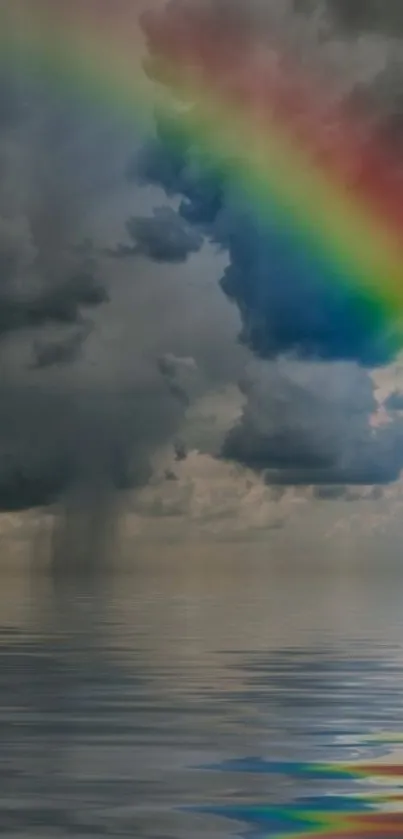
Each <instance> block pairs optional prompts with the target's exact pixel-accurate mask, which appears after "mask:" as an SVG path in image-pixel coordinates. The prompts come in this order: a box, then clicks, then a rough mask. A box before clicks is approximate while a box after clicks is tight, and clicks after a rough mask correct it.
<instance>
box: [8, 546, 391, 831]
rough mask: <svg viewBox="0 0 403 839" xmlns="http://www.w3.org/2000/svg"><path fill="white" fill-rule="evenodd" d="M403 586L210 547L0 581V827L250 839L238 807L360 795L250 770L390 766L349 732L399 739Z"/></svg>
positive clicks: (346, 786)
mask: <svg viewBox="0 0 403 839" xmlns="http://www.w3.org/2000/svg"><path fill="white" fill-rule="evenodd" d="M402 590H403V575H401V574H396V573H393V572H390V573H385V574H370V573H368V574H365V573H364V572H363V571H360V572H358V573H355V574H354V573H351V574H348V573H346V572H343V573H334V574H329V575H326V576H325V575H318V574H301V573H300V574H298V573H293V574H290V573H282V574H280V573H279V572H272V571H270V570H269V568H268V566H267V564H265V563H250V564H249V565H248V564H247V562H245V564H244V565H243V567H242V565H240V564H234V565H233V567H232V568H230V567H229V565H228V562H226V563H225V564H222V563H221V562H220V557H219V554H217V556H216V558H215V562H214V564H212V563H209V564H208V565H203V563H199V564H193V567H191V564H188V565H186V564H184V563H183V562H178V563H176V564H175V563H174V562H171V563H170V565H169V567H167V568H166V570H165V571H164V569H163V567H162V565H160V566H159V568H158V570H157V569H156V568H154V569H153V568H152V566H150V565H149V566H146V565H143V566H142V567H138V568H137V570H136V572H135V573H134V574H133V575H131V576H130V577H128V576H123V577H121V576H118V575H115V576H109V577H108V578H107V579H104V580H101V579H99V578H95V577H93V578H92V579H91V580H87V581H85V580H83V579H82V578H81V579H80V580H78V579H73V578H70V580H69V581H66V580H65V581H63V582H60V581H57V580H56V581H53V582H51V581H49V580H45V579H43V578H42V580H39V581H36V582H33V581H32V579H31V580H29V579H27V578H23V577H21V576H18V577H12V576H11V577H4V579H3V580H2V589H1V602H0V606H1V615H2V619H1V622H2V626H1V635H0V658H1V666H0V731H1V735H0V736H1V758H0V775H1V793H0V829H1V832H2V835H4V836H6V837H8V836H10V837H12V836H16V837H17V836H18V837H32V836H56V835H57V836H63V837H67V836H75V837H82V836H94V837H95V836H97V837H98V836H104V835H105V836H119V835H127V836H132V837H136V839H137V838H138V839H146V838H147V839H150V837H153V839H157V838H158V839H168V837H169V839H185V837H186V839H199V837H200V838H201V837H202V836H211V837H214V839H218V837H220V839H229V837H234V836H239V837H241V836H247V837H249V836H251V837H252V836H254V837H263V836H267V835H271V834H270V833H269V831H268V826H267V824H266V825H262V824H260V825H259V823H256V820H255V822H254V823H253V824H249V825H248V824H246V825H245V823H243V822H242V820H241V821H239V820H237V819H234V817H233V815H231V813H233V811H234V807H236V806H237V807H238V808H239V807H241V806H242V807H244V808H245V807H246V809H247V808H248V807H249V806H250V807H251V806H252V805H253V804H256V803H260V804H262V805H269V804H279V803H281V802H283V803H284V805H285V806H288V805H290V804H292V802H293V801H295V800H296V799H297V798H299V797H301V796H305V797H309V796H316V798H319V799H322V798H323V800H324V801H325V797H326V796H327V795H329V793H333V794H338V793H340V792H341V791H342V792H343V793H347V794H351V793H354V792H356V791H357V790H356V789H355V788H356V786H357V784H356V783H355V782H354V781H350V782H347V781H345V782H344V783H342V784H340V783H336V782H334V781H328V780H324V781H318V780H317V781H310V780H309V779H306V778H305V779H304V778H298V777H291V776H290V777H288V776H287V773H285V774H284V775H281V774H280V775H275V776H268V775H267V776H266V775H264V774H259V773H257V772H256V770H253V766H252V768H250V767H249V769H248V761H249V764H250V763H251V762H252V764H253V761H255V763H256V760H265V761H267V760H271V761H273V760H281V761H298V760H303V761H321V762H337V761H348V760H354V759H357V757H359V758H360V759H361V760H364V759H365V760H373V759H375V760H382V759H383V760H385V754H387V753H391V754H392V758H391V760H394V761H395V762H396V761H400V755H399V746H398V745H396V748H394V747H393V744H392V745H390V746H388V747H387V748H386V747H385V746H383V747H382V746H380V745H378V746H376V745H374V744H372V746H371V745H369V746H368V745H367V746H365V747H364V746H361V745H360V738H361V739H362V738H363V737H364V738H365V737H366V736H368V735H369V734H374V733H377V732H380V733H382V734H384V733H385V731H386V732H387V731H389V732H393V734H394V735H395V734H396V733H397V734H398V733H399V732H400V731H401V726H402V722H401V721H402V716H403V698H402V697H403V693H402V688H403V611H402V607H401V605H402ZM392 739H393V738H392ZM239 760H245V761H246V763H245V768H244V769H243V770H242V771H236V772H235V771H231V766H230V764H229V763H228V762H229V761H239ZM212 766H213V767H215V768H209V767H212ZM372 788H373V787H372ZM226 810H227V811H228V814H227V816H226V815H225V813H226ZM245 818H246V819H247V817H246V816H245ZM252 821H253V820H252ZM402 835H403V834H402Z"/></svg>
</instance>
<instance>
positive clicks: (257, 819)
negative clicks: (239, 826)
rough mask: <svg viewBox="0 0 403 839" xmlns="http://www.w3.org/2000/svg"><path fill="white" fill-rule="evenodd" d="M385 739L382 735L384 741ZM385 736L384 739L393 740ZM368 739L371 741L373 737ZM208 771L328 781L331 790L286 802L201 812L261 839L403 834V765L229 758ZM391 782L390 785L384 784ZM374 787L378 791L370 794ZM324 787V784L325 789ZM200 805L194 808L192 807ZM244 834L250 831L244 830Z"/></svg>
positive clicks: (347, 838)
mask: <svg viewBox="0 0 403 839" xmlns="http://www.w3.org/2000/svg"><path fill="white" fill-rule="evenodd" d="M382 740H383V738H380V741H382ZM389 741H390V738H389V737H388V738H386V740H385V742H389ZM368 742H369V741H368ZM204 768H205V769H210V770H215V771H220V772H225V773H226V774H227V773H231V772H240V773H242V774H244V773H252V774H257V775H262V774H265V775H276V776H281V775H282V776H283V777H286V778H288V779H292V780H299V781H301V783H304V782H305V783H306V782H307V781H309V782H310V784H311V786H312V787H313V786H314V784H315V783H316V782H322V783H323V782H326V784H327V791H326V793H325V794H324V793H323V792H321V793H320V794H318V795H316V796H315V795H308V796H304V797H300V798H297V799H296V800H294V801H291V802H288V803H286V804H264V803H261V804H258V803H252V804H249V803H242V801H241V802H239V803H234V802H233V803H231V804H227V805H226V804H224V805H221V806H211V807H209V806H207V807H203V808H200V810H199V809H198V810H197V811H198V812H203V813H205V814H211V815H215V816H221V817H223V818H227V819H232V820H234V821H237V822H238V823H243V824H246V825H247V826H248V828H249V829H250V835H251V836H253V837H256V839H260V837H261V839H266V837H267V838H268V837H271V839H303V837H305V839H320V837H323V839H326V837H327V839H343V838H344V839H352V837H354V839H359V837H364V836H374V837H379V836H382V837H385V839H387V837H388V836H399V837H401V836H402V835H403V766H402V765H401V764H398V763H395V764H392V763H390V764H382V763H376V762H373V763H369V762H368V763H364V762H362V763H353V762H352V763H320V762H317V763H315V762H314V763H303V762H296V761H294V762H282V761H279V762H278V761H264V760H257V759H256V760H240V761H229V762H227V763H223V764H220V765H217V766H211V767H204ZM385 780H387V781H388V786H387V787H382V786H380V785H381V784H382V783H384V782H385ZM346 783H348V784H353V783H354V784H357V783H360V784H361V785H363V786H362V789H361V790H359V791H357V792H355V791H354V792H349V793H346V792H339V791H337V787H335V785H337V784H343V786H345V785H346ZM368 784H369V785H370V788H372V789H373V791H371V792H369V791H368V787H367V786H364V785H368ZM322 789H323V788H322ZM192 809H195V808H192ZM243 835H244V836H245V837H246V836H248V835H249V833H245V834H243Z"/></svg>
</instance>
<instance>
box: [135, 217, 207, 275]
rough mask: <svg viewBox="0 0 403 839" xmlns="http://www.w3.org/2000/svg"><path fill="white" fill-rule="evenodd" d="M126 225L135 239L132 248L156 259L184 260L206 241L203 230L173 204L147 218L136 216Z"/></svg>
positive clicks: (163, 260)
mask: <svg viewBox="0 0 403 839" xmlns="http://www.w3.org/2000/svg"><path fill="white" fill-rule="evenodd" d="M126 227H127V231H128V233H129V236H130V237H131V238H132V239H133V241H134V243H135V244H134V249H133V252H134V253H139V254H143V255H144V256H148V257H150V259H155V260H156V261H157V262H184V261H185V260H186V259H187V257H188V256H189V255H190V254H191V253H197V251H199V250H200V248H201V245H202V242H203V239H202V236H201V234H200V233H198V232H197V231H196V230H195V229H194V228H192V227H191V226H190V225H189V224H187V223H186V221H185V220H184V219H182V218H181V217H180V216H178V214H177V213H176V212H175V211H174V210H173V209H171V208H170V207H162V208H158V209H155V210H154V214H153V215H152V216H150V217H148V218H146V217H143V218H140V217H137V218H136V217H133V218H131V219H129V221H128V222H127V225H126Z"/></svg>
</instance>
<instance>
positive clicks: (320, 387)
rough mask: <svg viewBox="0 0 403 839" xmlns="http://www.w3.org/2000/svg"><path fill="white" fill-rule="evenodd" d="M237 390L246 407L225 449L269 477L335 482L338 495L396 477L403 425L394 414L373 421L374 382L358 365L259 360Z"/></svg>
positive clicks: (401, 463)
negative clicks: (378, 423) (386, 421)
mask: <svg viewBox="0 0 403 839" xmlns="http://www.w3.org/2000/svg"><path fill="white" fill-rule="evenodd" d="M241 389H242V391H243V393H244V396H245V399H246V403H245V407H244V411H243V414H242V417H241V419H240V421H239V422H238V423H237V425H236V426H235V427H234V428H233V429H232V430H231V431H230V432H229V434H228V436H227V439H226V441H225V444H224V447H223V452H222V454H223V456H224V457H225V458H229V459H231V460H237V461H239V462H241V463H243V464H244V465H245V466H249V467H251V468H253V469H256V470H257V471H260V472H263V473H264V475H265V479H266V481H267V483H269V484H280V485H282V484H283V485H284V484H292V485H301V484H302V485H311V484H316V485H318V484H319V485H326V486H327V487H329V486H332V487H333V488H332V490H331V493H332V494H333V495H337V496H338V495H339V492H340V485H343V484H346V485H351V484H387V483H390V482H392V481H395V480H396V479H397V478H398V477H399V474H400V471H401V469H402V468H403V424H402V422H401V421H400V419H395V420H392V421H391V422H390V423H389V424H387V425H384V426H381V427H375V426H374V423H373V422H372V421H371V420H372V417H373V415H374V413H375V411H376V409H377V403H376V400H375V397H374V385H373V382H372V379H371V378H370V376H369V375H368V373H367V372H366V371H365V370H364V369H363V368H360V367H358V366H355V365H352V364H342V363H338V364H323V363H317V364H310V363H306V364H303V363H301V362H300V363H297V362H295V363H293V362H283V363H281V364H275V363H273V364H271V365H269V364H261V365H258V366H257V367H255V368H253V370H252V372H251V374H250V375H249V377H247V378H246V380H245V381H244V382H243V383H242V384H241ZM321 491H322V490H321ZM323 491H324V492H325V493H326V492H328V491H329V490H328V489H324V490H323Z"/></svg>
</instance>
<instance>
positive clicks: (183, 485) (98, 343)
mask: <svg viewBox="0 0 403 839" xmlns="http://www.w3.org/2000/svg"><path fill="white" fill-rule="evenodd" d="M83 2H84V0H83ZM188 2H189V3H190V2H192V3H193V5H194V3H195V0H188ZM207 2H208V0H204V3H205V4H206V3H207ZM185 4H186V0H185ZM163 5H164V4H161V3H160V4H158V3H156V6H158V8H159V9H160V14H168V15H175V14H176V10H177V7H178V3H177V2H176V1H175V0H174V2H173V3H172V2H171V3H169V4H168V9H162V6H163ZM364 5H365V6H366V11H365V14H364V12H363V13H361V12H360V9H361V8H362V7H363V6H364ZM213 7H214V13H215V14H220V15H221V16H222V15H224V16H226V18H225V19H226V20H227V21H231V20H237V19H238V18H239V10H240V9H241V8H242V7H243V12H242V14H243V15H244V13H245V12H244V10H245V6H244V4H241V5H239V4H236V3H235V0H232V2H216V3H215V4H213ZM147 8H148V9H149V8H150V4H149V3H148V4H147ZM354 8H355V10H356V11H355V14H354V15H353V14H352V13H351V4H348V3H347V4H346V3H343V2H341V0H328V3H325V2H323V3H320V2H314V1H313V0H311V2H310V0H306V1H305V2H303V0H300V1H299V2H297V0H294V2H291V0H284V2H283V3H279V2H278V0H277V2H276V3H270V2H269V0H266V2H263V0H260V2H256V3H251V4H250V9H249V7H248V22H249V23H250V29H251V32H252V35H253V32H254V31H255V30H256V29H258V31H259V32H260V33H261V32H262V24H263V23H265V24H267V32H268V33H270V37H272V34H273V31H275V32H276V33H278V37H281V38H282V39H284V42H285V43H290V44H292V45H293V46H295V45H298V49H299V50H300V54H301V56H304V55H305V54H306V53H309V55H310V56H311V60H312V61H313V63H315V64H316V65H317V66H320V67H324V68H326V70H327V71H329V72H331V73H332V78H333V79H334V80H335V82H336V83H337V84H338V86H339V89H340V92H341V93H340V95H343V96H344V95H345V96H347V95H350V93H351V92H355V91H356V90H357V89H359V90H360V91H361V90H363V89H364V90H365V91H366V92H367V94H368V97H369V98H370V99H371V101H372V102H373V104H374V108H376V113H377V114H379V119H380V120H381V121H382V125H385V126H392V127H393V128H395V127H396V126H397V128H398V125H399V120H398V117H399V116H400V111H399V108H400V107H401V103H402V88H401V84H402V80H403V68H402V66H401V62H400V61H399V49H400V46H401V43H400V40H399V33H400V34H401V37H402V38H403V17H402V14H401V12H400V11H399V8H400V6H399V4H398V3H395V4H393V3H392V2H391V3H389V4H388V12H387V14H386V13H385V11H384V9H383V7H382V4H380V3H377V2H376V0H374V2H373V3H370V4H368V3H367V4H358V3H356V4H354ZM139 10H140V6H139ZM256 23H258V27H257V26H256ZM139 31H141V27H140V24H139ZM143 34H144V41H143V53H141V50H140V48H139V40H138V38H137V39H136V56H137V59H138V70H137V72H138V73H141V72H142V70H141V62H142V58H143V57H144V55H145V54H147V52H150V50H151V52H152V46H150V44H149V43H148V45H147V38H146V36H147V28H146V29H145V31H143ZM158 144H161V129H160V127H158V126H156V124H155V122H154V119H153V114H152V112H150V115H149V122H148V124H147V125H146V126H144V125H143V126H142V131H141V133H140V132H139V131H136V128H135V127H133V121H132V120H131V119H129V118H128V119H127V121H125V119H124V117H122V116H121V115H120V116H117V115H116V114H114V113H113V110H112V109H110V111H109V109H105V108H104V109H102V111H101V110H100V109H99V108H97V107H96V105H95V104H94V105H93V106H92V104H91V103H89V102H86V103H85V107H83V104H82V102H81V103H80V101H79V100H78V99H75V97H74V96H73V97H71V96H70V97H69V98H65V97H60V96H55V93H54V91H53V92H52V90H50V89H49V86H48V85H47V84H44V82H43V79H41V78H39V77H37V76H36V75H35V74H31V75H30V77H29V78H28V77H27V74H26V72H23V71H22V70H21V67H20V66H19V65H16V66H13V73H12V74H10V72H7V73H6V74H5V75H4V76H3V77H0V265H1V267H2V281H1V289H0V294H1V295H2V297H1V303H2V309H1V317H0V338H1V342H2V346H1V351H2V354H1V364H0V391H1V393H0V459H1V463H2V469H1V473H0V504H1V508H2V511H3V512H2V513H1V516H0V539H1V541H2V545H3V547H4V550H3V548H2V554H3V556H8V557H11V561H12V562H14V557H15V556H16V555H17V554H18V553H19V551H20V550H21V549H22V548H23V549H24V550H25V549H26V546H27V545H28V544H31V547H32V545H33V544H34V545H36V546H37V545H38V544H42V542H41V538H42V537H41V536H40V534H39V536H38V528H37V524H38V522H43V521H47V520H48V519H49V520H50V517H51V516H53V515H54V514H55V512H56V511H59V513H58V516H59V519H60V521H59V525H60V526H59V528H58V532H61V543H62V545H61V548H60V550H61V551H62V554H63V556H64V555H65V554H66V550H67V551H70V550H71V548H72V545H73V544H74V540H75V538H76V536H77V533H76V532H75V533H74V534H73V535H72V534H71V532H70V531H71V530H72V529H73V530H75V529H76V528H77V527H78V525H77V521H78V519H79V518H80V511H82V510H84V509H85V510H86V511H87V512H88V516H87V519H88V521H87V526H88V527H91V528H92V530H94V531H97V532H98V531H99V532H98V536H97V539H98V542H97V541H96V540H95V542H94V545H95V544H97V545H99V542H100V541H101V542H102V541H103V540H104V535H105V530H104V527H105V521H106V520H108V521H109V519H110V520H111V523H112V529H113V531H114V533H115V532H116V531H118V532H119V533H120V535H121V537H122V539H123V540H124V541H125V543H126V545H130V546H132V547H130V550H132V549H133V550H134V549H135V547H134V546H136V545H140V544H147V543H148V544H154V543H155V542H157V543H158V544H159V545H160V546H161V544H162V543H164V542H165V543H169V544H171V545H175V546H178V545H180V544H185V545H188V544H189V543H192V542H193V543H194V544H199V543H200V541H203V542H204V541H205V542H206V544H208V545H212V546H213V547H214V546H215V545H220V549H222V546H223V544H224V543H230V544H233V543H235V542H236V543H237V545H241V546H243V547H242V549H244V546H245V545H246V546H247V547H249V548H252V546H253V547H254V548H255V547H256V546H258V547H259V549H262V550H266V548H267V546H274V547H275V549H276V550H278V551H281V552H282V554H283V555H285V556H287V554H289V555H290V554H292V553H293V552H294V553H295V551H296V550H297V549H300V548H301V545H302V546H303V550H304V551H305V552H306V553H307V554H309V552H310V551H313V550H316V551H322V550H323V546H326V552H327V554H329V552H330V553H335V554H337V553H338V552H339V553H343V552H346V551H353V552H354V551H358V552H361V551H367V550H369V549H371V550H372V551H375V552H376V551H379V550H382V551H384V550H385V545H387V546H388V548H387V549H388V550H390V551H391V552H392V553H393V551H395V550H396V547H397V546H398V544H399V539H400V530H399V521H400V517H401V512H402V509H403V485H402V483H401V480H400V473H401V469H402V467H403V360H401V359H400V358H399V357H396V358H394V359H390V360H389V363H388V364H386V365H383V366H380V365H379V364H378V363H377V362H378V359H377V358H372V357H369V356H368V353H367V348H366V347H365V345H364V344H363V343H362V342H361V343H360V342H359V341H358V340H356V336H353V337H352V338H351V341H350V342H348V341H347V344H348V346H347V344H343V349H342V350H341V343H340V336H339V335H338V334H335V337H334V339H332V341H330V339H329V337H328V336H329V330H327V331H326V330H325V332H324V333H323V335H322V334H319V333H318V332H317V331H316V332H315V333H314V334H313V332H312V329H313V327H312V324H313V323H316V322H317V321H318V319H320V317H322V316H323V313H325V314H326V311H327V310H326V305H327V303H326V301H322V300H317V299H310V298H309V299H307V295H306V294H304V288H302V289H300V290H299V291H298V290H297V291H295V289H294V290H293V294H290V293H288V297H287V299H286V303H287V305H286V307H285V306H284V288H283V289H282V291H281V288H282V284H281V282H276V281H275V280H276V271H277V273H279V272H280V271H281V264H279V263H278V262H276V263H275V264H274V263H273V242H271V243H270V247H269V245H268V243H267V242H266V241H264V242H262V241H261V239H260V238H259V237H256V235H255V234H254V233H253V231H251V230H250V229H249V227H248V218H247V216H246V215H245V212H244V208H242V207H241V208H240V207H239V206H238V205H236V201H235V203H234V197H233V196H232V195H230V194H229V193H228V191H227V192H225V191H222V192H221V195H220V202H221V203H220V214H219V218H218V217H217V216H214V218H213V215H211V213H212V207H213V204H214V202H216V200H217V196H216V195H215V194H214V190H213V188H212V186H211V184H206V181H205V180H204V181H203V183H202V181H201V180H200V178H199V176H198V174H197V161H196V159H194V160H192V161H191V165H192V167H193V168H192V175H191V177H192V178H193V180H192V190H193V192H192V197H191V199H190V200H189V194H186V189H187V186H186V188H185V186H184V177H185V175H184V172H183V169H182V170H178V171H177V172H176V176H175V177H176V181H175V183H173V181H172V169H169V168H167V165H165V164H166V161H165V164H164V165H165V168H164V169H163V170H161V155H160V146H159V145H158ZM157 152H158V154H157ZM186 177H187V178H188V179H189V173H187V174H186ZM167 179H168V181H169V184H168V183H167ZM188 182H189V181H187V183H188ZM184 194H185V196H186V199H187V203H186V212H185V213H184V212H183V211H182V210H183V196H184ZM209 214H210V215H209ZM202 216H203V219H204V221H203V223H201V221H200V220H201V217H202ZM207 218H208V225H209V227H208V230H207V228H206V219H207ZM270 248H271V249H270ZM273 277H274V281H273ZM266 288H267V289H268V291H267V293H266V291H265V292H264V296H263V297H262V289H266ZM279 289H280V291H279ZM288 291H289V292H290V289H289V290H288ZM281 293H282V294H283V297H281ZM315 307H316V309H317V310H316V309H315ZM313 311H314V313H315V317H314V316H313ZM323 336H324V337H323ZM342 338H343V341H344V338H345V336H342ZM312 345H314V347H315V352H314V354H313V355H314V357H311V356H312V354H310V352H308V351H307V348H310V347H311V346H312ZM346 347H347V349H346ZM60 509H62V510H63V511H64V512H63V515H61V514H60ZM90 513H91V515H90ZM101 521H102V527H101ZM72 522H73V523H72ZM88 522H90V524H88ZM79 527H80V528H81V530H80V531H79V532H80V534H81V537H80V538H82V527H83V524H82V521H81V519H80V525H79ZM41 532H42V531H41ZM52 538H53V537H52ZM94 538H95V537H94ZM38 539H39V542H38ZM71 540H73V541H71ZM56 542H57V539H56ZM52 544H53V542H52ZM97 549H98V548H94V546H93V547H92V548H91V550H93V551H94V550H97ZM159 549H160V550H162V548H161V547H160V548H159Z"/></svg>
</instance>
